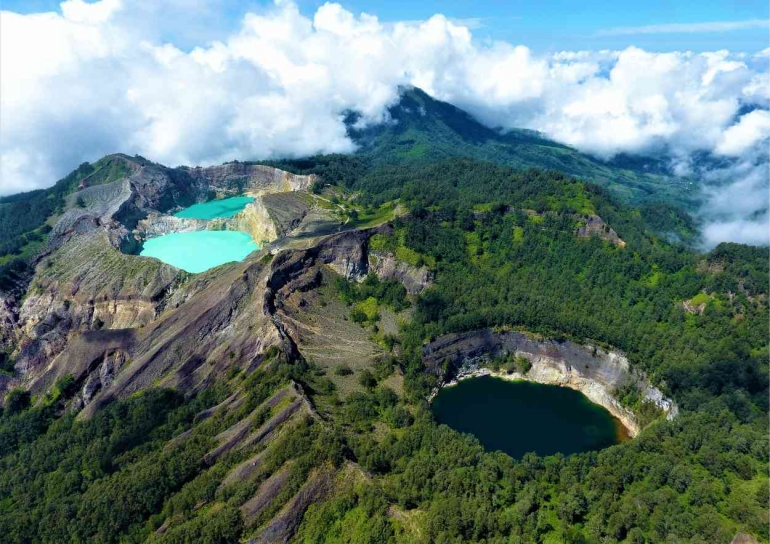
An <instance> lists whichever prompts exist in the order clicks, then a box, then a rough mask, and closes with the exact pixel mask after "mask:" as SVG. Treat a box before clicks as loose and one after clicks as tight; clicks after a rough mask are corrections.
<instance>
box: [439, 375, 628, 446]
mask: <svg viewBox="0 0 770 544" xmlns="http://www.w3.org/2000/svg"><path fill="white" fill-rule="evenodd" d="M482 376H489V377H492V378H498V379H501V380H506V381H511V382H516V381H522V382H531V383H539V384H542V385H556V386H559V387H567V388H569V389H572V390H575V391H578V392H580V393H582V394H583V396H585V397H586V398H587V399H588V400H589V401H591V402H592V403H593V404H596V405H597V406H601V407H602V408H604V409H605V410H607V411H608V412H609V413H610V415H611V416H612V417H613V419H614V420H615V421H616V422H617V423H619V424H620V425H621V426H622V428H623V430H624V431H625V433H626V435H627V438H626V440H630V439H633V438H635V437H636V436H637V435H638V434H639V431H640V430H641V429H640V428H639V425H638V423H637V422H636V418H635V416H634V415H633V413H632V412H631V411H630V410H628V409H627V408H624V407H622V406H620V403H619V402H617V400H615V402H606V401H605V402H600V401H598V400H603V399H604V398H606V397H605V395H601V396H597V395H589V394H587V393H586V389H587V388H586V387H585V386H581V384H580V383H578V382H575V381H572V380H570V379H566V380H563V381H553V380H545V379H533V377H532V376H530V375H529V373H527V374H522V373H520V372H513V373H511V374H508V373H506V372H499V371H498V372H495V371H494V370H492V369H490V368H485V367H480V368H470V369H460V371H459V372H458V373H457V374H456V375H455V377H454V378H452V380H450V381H448V382H445V383H444V384H442V385H439V386H437V387H436V388H435V389H434V390H433V391H432V392H431V394H430V396H429V397H428V403H429V404H430V403H431V402H433V399H434V398H435V397H436V395H438V393H439V391H441V389H443V388H445V387H452V386H455V385H457V384H458V383H460V382H461V381H463V380H469V379H472V378H480V377H482ZM596 388H600V389H602V390H603V386H601V384H598V383H597V382H595V381H591V387H590V389H591V390H595V389H596ZM604 393H605V394H608V393H607V392H606V391H604ZM592 397H594V398H592ZM613 400H614V397H613ZM620 436H621V434H620V433H618V437H619V438H620ZM619 441H620V442H623V441H624V440H619Z"/></svg>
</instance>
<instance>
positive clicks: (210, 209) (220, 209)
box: [174, 196, 254, 219]
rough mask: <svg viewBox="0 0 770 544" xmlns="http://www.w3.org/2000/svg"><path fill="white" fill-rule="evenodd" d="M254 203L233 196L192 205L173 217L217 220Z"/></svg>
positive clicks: (251, 200) (250, 198) (232, 214)
mask: <svg viewBox="0 0 770 544" xmlns="http://www.w3.org/2000/svg"><path fill="white" fill-rule="evenodd" d="M251 202H254V198H252V197H250V196H234V197H232V198H223V199H222V200H212V201H210V202H203V203H201V204H193V205H192V206H190V207H189V208H185V209H184V210H182V211H180V212H177V213H175V214H174V216H175V217H183V218H186V219H219V218H220V217H232V216H234V215H236V214H237V213H239V212H241V211H242V210H243V208H245V207H246V205H248V204H249V203H251Z"/></svg>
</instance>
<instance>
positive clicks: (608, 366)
mask: <svg viewBox="0 0 770 544" xmlns="http://www.w3.org/2000/svg"><path fill="white" fill-rule="evenodd" d="M506 354H512V355H516V356H520V357H524V358H526V359H527V360H528V361H529V362H530V363H531V364H532V368H531V369H530V370H529V371H528V372H527V373H526V374H520V373H513V374H505V373H493V372H491V371H490V370H488V369H484V368H481V363H483V362H485V361H487V360H489V359H490V358H492V357H499V356H502V355H506ZM423 361H424V363H425V366H426V368H427V370H428V371H429V372H431V373H433V374H434V375H436V376H437V377H439V379H440V381H441V385H442V386H443V385H449V384H452V383H454V382H455V381H456V380H458V379H464V378H468V377H473V376H479V375H484V374H493V375H496V376H500V377H503V378H505V379H518V380H528V381H533V382H537V383H542V384H548V385H559V386H563V387H570V388H572V389H576V390H578V391H580V392H582V393H583V394H584V395H585V396H586V397H587V398H588V399H589V400H591V401H592V402H594V403H595V404H598V405H600V406H602V407H604V408H606V409H607V410H608V411H609V412H610V413H611V414H612V415H613V416H615V417H616V418H617V419H619V420H620V421H621V422H622V423H623V425H624V426H625V427H626V428H627V429H628V431H629V434H630V435H631V436H635V435H636V434H637V433H638V432H639V431H640V424H639V421H638V418H637V417H636V415H635V414H634V413H633V412H632V411H631V410H629V409H628V408H626V407H624V406H622V405H621V404H620V402H619V401H618V399H617V398H616V396H615V395H616V394H617V392H618V391H619V390H620V389H621V388H622V387H625V386H629V385H630V386H633V387H636V388H637V389H638V390H639V393H640V394H641V396H642V398H643V399H645V400H646V401H648V402H651V403H653V404H655V406H657V407H658V408H659V409H660V410H661V411H662V412H663V413H665V414H666V417H668V418H673V417H675V416H676V414H677V413H678V408H677V406H676V404H674V402H673V401H672V400H671V399H668V398H666V397H665V396H664V395H663V393H661V391H660V390H659V389H657V388H656V387H654V386H652V384H651V383H650V382H649V380H648V379H647V377H646V376H645V375H644V374H643V373H641V372H638V371H634V370H633V369H631V368H630V366H629V364H628V359H626V357H625V356H623V355H622V354H621V353H619V352H616V351H606V350H604V349H602V348H600V347H598V346H591V345H580V344H576V343H575V342H571V341H562V342H557V341H555V340H547V339H539V338H537V337H535V336H531V335H527V334H524V333H520V332H495V331H493V330H492V329H483V330H480V331H474V332H469V333H464V334H450V335H446V336H443V337H441V338H438V339H436V340H435V341H433V342H430V343H428V344H426V345H425V346H424V347H423Z"/></svg>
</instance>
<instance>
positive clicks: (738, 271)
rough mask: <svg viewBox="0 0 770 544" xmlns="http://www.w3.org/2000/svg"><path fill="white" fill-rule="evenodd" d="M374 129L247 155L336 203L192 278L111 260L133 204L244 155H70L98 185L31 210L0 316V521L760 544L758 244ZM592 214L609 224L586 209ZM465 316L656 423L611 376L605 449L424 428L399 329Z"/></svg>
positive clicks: (28, 538)
mask: <svg viewBox="0 0 770 544" xmlns="http://www.w3.org/2000/svg"><path fill="white" fill-rule="evenodd" d="M484 130H486V129H484ZM473 137H474V138H477V139H482V140H483V139H484V138H493V137H492V136H489V135H488V133H487V132H479V133H478V134H477V135H475V136H473ZM510 137H511V138H513V136H510ZM516 137H518V138H520V139H521V141H523V142H526V145H534V146H541V145H545V146H546V147H548V148H549V150H550V149H551V146H552V144H550V143H545V144H542V143H539V142H541V140H540V138H539V136H537V135H532V134H528V133H522V134H519V135H517V136H516ZM415 141H417V139H416V138H415ZM388 145H390V144H388ZM408 145H413V144H408ZM553 148H554V149H561V148H559V147H558V146H553ZM383 149H384V151H383V153H384V154H385V156H383V157H378V156H377V152H376V151H372V150H370V151H368V152H362V153H361V154H357V155H353V156H324V157H309V158H306V159H301V160H293V161H278V162H275V163H272V165H273V166H277V167H279V168H281V169H282V170H286V171H288V172H293V173H294V174H297V175H302V176H308V177H307V178H302V179H305V180H308V179H315V180H316V181H315V183H314V184H313V185H312V188H311V191H312V193H316V196H317V197H319V202H321V203H324V205H328V207H329V209H331V210H334V212H335V213H340V214H342V215H344V217H342V218H341V219H343V220H344V223H343V226H342V227H340V228H339V232H335V233H333V234H327V233H322V234H319V235H318V236H308V237H303V236H298V237H297V238H292V237H291V236H287V237H286V238H284V239H279V240H277V241H276V242H275V243H274V244H273V245H270V246H268V247H265V248H263V249H262V250H261V251H259V252H255V253H254V254H252V255H251V256H250V257H248V258H246V259H245V260H244V261H243V262H239V263H230V264H226V265H223V266H221V267H217V268H214V269H212V270H209V271H208V272H205V273H203V274H197V275H189V274H184V273H181V271H179V270H176V269H174V268H173V267H170V266H168V265H165V264H161V263H159V262H158V261H156V260H153V259H148V258H145V257H140V256H138V255H136V252H135V251H130V249H131V248H130V247H129V244H127V243H124V242H126V241H130V240H134V241H135V238H132V237H134V236H137V235H138V231H137V228H135V227H136V224H138V217H137V215H136V213H134V212H135V211H136V210H137V209H138V210H139V211H141V212H142V213H145V214H151V213H156V212H157V213H166V212H167V211H168V210H174V209H177V208H178V207H179V206H183V205H187V204H186V203H191V202H193V201H195V200H205V199H207V198H208V196H209V195H208V190H213V189H214V188H220V189H221V188H222V187H227V188H228V190H230V189H232V190H233V191H237V190H239V187H240V189H241V190H242V189H243V187H245V186H246V183H245V182H246V180H247V179H248V176H247V175H244V174H243V173H244V172H249V171H251V170H253V169H254V168H256V165H252V164H250V163H232V164H229V165H225V166H224V167H221V168H220V169H214V171H213V172H208V173H206V172H201V171H196V172H198V174H200V178H196V179H197V180H198V181H196V185H195V186H194V187H195V195H192V194H182V193H181V192H179V190H178V189H179V187H188V188H189V187H192V185H185V184H186V183H188V181H189V180H187V178H186V177H185V176H186V175H188V174H189V172H190V170H186V169H168V168H165V167H162V166H160V165H154V164H152V163H149V161H144V160H142V159H141V158H136V159H127V160H130V161H131V162H133V163H134V164H136V165H137V168H138V170H137V171H136V172H133V171H132V172H122V173H121V172H118V173H116V174H115V175H118V176H119V177H118V179H112V178H113V177H114V176H113V175H112V174H110V173H109V172H110V171H111V169H112V168H113V167H112V166H110V167H109V168H108V170H107V174H106V175H105V176H104V178H103V179H101V178H99V176H96V177H94V175H95V174H96V173H98V172H99V171H100V170H99V169H95V168H94V167H92V166H88V167H87V168H86V167H81V169H80V171H79V172H76V173H73V175H72V176H70V177H68V178H66V179H68V181H66V182H65V181H63V182H62V185H66V187H67V189H66V190H63V191H62V193H66V192H68V191H73V190H75V189H77V187H78V186H81V185H84V186H85V185H88V183H85V184H84V183H83V181H84V180H86V179H88V180H93V182H94V183H96V182H98V181H99V180H100V179H101V181H102V182H103V185H104V186H105V188H101V186H100V185H96V186H92V188H91V189H88V188H83V189H81V190H80V191H76V192H74V193H71V194H70V195H69V196H66V199H65V203H64V208H65V209H62V210H57V209H56V208H55V206H54V207H53V208H52V209H53V212H52V214H53V213H55V212H64V213H65V214H66V213H69V214H70V216H73V218H74V219H73V220H74V221H75V222H74V223H72V225H73V226H72V228H67V229H60V228H56V227H55V228H54V234H57V237H56V239H55V240H54V241H55V244H53V245H46V246H43V247H44V252H43V254H42V257H41V258H39V259H38V260H37V261H32V264H33V265H34V270H32V271H30V274H31V275H32V279H31V282H30V283H29V286H28V287H27V288H26V289H25V293H24V297H23V298H21V299H20V300H19V301H18V302H19V304H20V305H21V308H20V309H19V311H18V312H17V314H16V315H11V316H10V317H9V319H11V321H12V327H11V330H12V332H13V334H12V335H11V336H10V346H9V348H8V349H7V350H6V352H5V353H6V357H5V359H4V361H3V362H4V364H3V371H2V373H0V385H1V386H5V384H8V383H13V384H15V386H18V387H16V388H14V389H12V390H10V391H7V392H6V394H5V399H4V405H3V412H2V415H0V534H2V535H4V538H5V539H6V540H7V541H8V542H13V543H17V542H18V543H27V542H35V543H37V542H40V543H43V542H57V543H58V542H66V541H70V542H94V543H100V544H104V543H111V542H115V543H118V542H121V543H126V542H150V543H186V542H203V543H212V544H213V543H222V544H225V543H233V542H239V541H240V542H254V543H256V542H308V543H310V542H313V543H321V542H329V543H341V542H350V543H353V542H373V543H397V542H398V543H400V542H414V543H419V544H423V543H424V544H428V543H431V544H432V543H450V542H479V543H485V544H491V543H503V542H524V543H535V542H538V543H539V542H574V543H579V542H586V543H600V542H601V543H616V542H617V543H620V542H624V543H634V544H639V543H645V542H648V543H657V542H685V543H693V544H694V543H702V542H709V543H710V542H730V541H731V540H732V539H733V538H734V537H735V536H736V535H738V534H745V535H751V538H756V539H758V540H759V541H760V542H768V540H770V535H768V532H767V523H768V510H767V502H768V470H767V466H768V446H767V443H768V441H767V437H768V433H767V428H766V421H767V414H768V406H767V404H768V403H767V398H768V396H767V394H768V390H767V387H768V385H767V383H768V379H767V378H768V365H767V357H768V339H767V327H766V325H767V321H768V309H767V301H768V286H767V278H768V275H769V274H770V272H769V271H768V260H769V258H770V254H768V249H767V248H757V247H750V246H743V245H739V244H722V245H720V246H718V247H717V248H715V249H714V250H713V251H711V252H708V253H701V252H697V251H694V250H692V249H689V248H687V247H686V246H683V245H681V244H678V243H673V242H670V241H667V239H665V238H661V237H659V236H658V235H657V234H656V231H659V230H668V229H675V228H677V225H678V223H677V221H679V218H678V216H677V215H675V214H668V213H660V210H659V209H658V208H656V207H642V208H637V207H635V206H634V205H631V204H629V203H627V202H625V201H624V200H623V199H619V198H618V197H617V195H615V194H613V192H612V191H611V190H608V189H607V188H604V187H601V186H599V185H596V184H592V183H589V182H587V181H584V180H580V179H576V178H574V177H572V176H570V175H566V174H564V173H562V172H560V171H555V170H544V169H538V168H526V169H515V168H511V167H508V166H504V165H500V164H495V163H494V162H491V161H479V160H478V159H477V158H473V157H471V158H468V157H456V156H453V153H454V151H453V152H452V153H447V155H449V156H446V157H445V156H439V155H437V156H435V157H431V158H430V160H417V161H411V160H406V161H404V160H401V159H398V160H391V159H392V158H391V157H388V156H387V149H385V148H383ZM549 153H550V151H549ZM121 161H122V159H121ZM115 168H119V167H117V166H115ZM131 168H132V170H133V167H131ZM142 168H144V170H142ZM201 170H203V169H201ZM270 172H272V174H273V176H272V177H271V179H275V178H280V176H282V175H284V174H281V173H280V171H272V170H271V171H270ZM126 174H128V175H129V177H130V178H131V179H132V180H133V182H134V183H135V184H138V186H141V187H142V192H140V193H139V194H138V195H136V196H137V200H134V201H133V202H135V203H136V202H138V203H139V204H141V206H139V207H138V208H136V209H134V208H132V209H131V211H132V213H126V210H127V208H125V207H122V208H120V209H119V210H118V211H117V212H115V211H113V207H112V206H108V205H105V204H104V202H102V200H103V199H102V200H99V199H96V198H93V197H94V195H96V196H99V195H102V193H105V194H106V193H110V195H112V194H113V193H117V192H118V189H119V188H120V187H118V186H121V187H122V184H123V183H124V181H122V180H123V179H124V178H123V177H122V176H125V175H126ZM196 175H197V174H196ZM310 175H313V176H315V177H314V178H311V177H310ZM88 176H92V177H90V178H88ZM131 176H134V177H131ZM286 176H288V175H286ZM148 180H153V181H152V183H149V181H148ZM140 182H141V183H140ZM110 184H113V185H114V187H113V185H110ZM157 187H163V190H162V191H155V190H154V189H155V188H157ZM305 188H306V186H305V185H302V190H304V189H305ZM121 190H122V189H121ZM81 191H82V192H81ZM52 194H54V193H48V195H52ZM308 194H309V193H305V195H308ZM121 195H122V193H121ZM164 195H166V196H164ZM32 196H33V197H35V198H37V197H36V196H35V195H32ZM108 196H109V195H108ZM139 196H141V198H138V197H139ZM78 197H81V199H82V200H79V199H78ZM105 198H106V197H105ZM121 198H124V197H123V196H121ZM22 200H23V199H22ZM110 202H111V201H110ZM121 202H127V200H121ZM8 203H11V201H9V202H8ZM108 204H109V203H108ZM95 206H101V207H100V208H99V212H100V213H101V210H102V208H104V209H108V211H107V212H104V213H103V214H101V215H98V214H97V213H96V211H95V210H96V208H95ZM397 210H401V212H400V213H396V211H397ZM407 211H408V213H406V212H407ZM57 214H58V213H57ZM62 215H63V214H62ZM97 215H98V217H97V219H98V220H92V219H93V218H94V217H96V216H97ZM51 217H54V218H55V217H56V216H54V215H52V216H51ZM593 218H601V221H602V223H600V225H604V226H606V229H611V231H612V233H615V234H614V236H610V235H609V230H605V229H604V226H602V227H600V228H599V229H598V230H596V231H591V230H589V229H586V227H587V224H588V222H589V221H591V220H593ZM46 220H48V219H46ZM77 221H80V223H78V222H77ZM59 227H61V225H59ZM35 228H40V226H37V227H35ZM20 229H21V227H20ZM24 232H28V231H24ZM61 233H64V234H65V236H58V234H61ZM617 239H620V240H622V241H623V244H620V243H617ZM41 243H42V242H41ZM383 257H385V258H387V259H389V262H392V263H396V265H397V266H396V268H395V269H393V268H391V269H386V268H384V267H378V266H377V265H378V261H377V259H382V258H383ZM409 274H411V276H410V277H411V278H418V281H417V282H413V283H410V284H409V290H407V288H406V287H405V285H404V277H405V275H409ZM4 324H5V323H4ZM487 328H491V329H494V330H500V331H510V330H513V331H519V332H522V333H523V334H527V335H529V337H531V338H532V339H535V340H536V339H538V338H545V339H550V341H554V342H559V341H561V340H564V339H570V340H571V341H573V342H577V343H584V344H587V345H594V346H601V347H604V348H607V349H609V348H612V349H616V350H619V351H620V352H622V353H624V354H625V356H626V357H627V358H628V360H629V362H630V365H631V366H632V368H633V369H634V370H636V371H640V372H641V371H643V372H645V374H646V376H649V378H650V380H651V381H652V382H653V383H654V384H655V385H656V386H657V387H660V388H661V390H662V391H663V392H664V393H665V394H666V395H670V396H671V397H672V398H673V399H674V400H675V401H676V403H677V404H678V406H679V408H680V414H679V415H678V417H676V418H673V419H671V420H668V419H666V418H665V417H663V415H662V414H661V412H660V411H659V410H658V409H657V408H656V407H655V406H654V405H651V404H650V403H649V402H646V401H645V398H644V397H643V396H641V395H640V394H639V391H638V390H637V389H635V388H634V387H629V388H627V389H623V390H622V391H619V392H617V396H618V401H619V402H620V403H621V404H622V405H623V406H624V407H626V408H627V409H629V410H631V411H633V412H634V413H635V414H636V417H637V419H638V421H639V424H640V427H642V430H641V432H640V433H639V435H638V436H637V437H636V438H635V439H633V440H631V441H629V442H625V443H622V444H618V445H617V446H613V447H610V448H607V449H605V450H602V451H599V452H586V453H579V454H574V455H570V456H568V457H565V456H563V455H553V456H546V457H540V456H538V455H535V454H527V455H525V456H524V457H523V458H521V459H512V458H511V457H509V456H508V455H505V454H503V453H501V452H488V451H485V450H484V449H483V448H482V446H481V445H480V444H479V442H478V441H477V440H476V439H475V438H473V437H472V436H470V435H465V434H461V433H458V432H456V431H454V430H451V429H449V428H447V427H445V426H440V425H438V424H437V423H436V421H435V420H434V418H433V416H432V414H431V412H430V409H429V405H428V403H427V399H428V397H429V396H430V393H431V392H432V391H433V390H434V389H435V388H436V387H437V386H440V385H441V383H442V382H441V378H440V377H439V376H437V375H436V374H435V373H434V372H428V371H427V370H426V367H425V364H424V361H423V348H424V346H425V345H426V343H428V342H430V341H431V340H435V339H436V338H440V337H442V336H443V335H445V334H453V333H461V332H472V331H477V330H482V329H487ZM3 330H5V329H3ZM20 347H23V349H19V348H20ZM20 363H21V364H20ZM492 363H494V364H497V365H500V366H501V367H505V365H506V364H508V363H507V362H506V361H492ZM511 417H520V416H518V415H516V414H513V415H512V416H511ZM116 505H120V506H119V507H116Z"/></svg>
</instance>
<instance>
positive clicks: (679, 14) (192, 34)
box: [3, 0, 770, 52]
mask: <svg viewBox="0 0 770 544" xmlns="http://www.w3.org/2000/svg"><path fill="white" fill-rule="evenodd" d="M207 3H208V4H209V5H214V6H215V9H212V10H210V11H209V13H208V14H207V15H208V17H207V18H206V20H205V22H203V23H201V21H197V22H196V24H193V25H190V24H189V21H185V23H184V25H183V28H178V29H175V30H169V31H168V32H167V33H166V34H165V36H164V37H165V38H166V39H168V40H170V41H173V42H174V43H176V44H184V45H187V46H194V45H198V43H199V42H200V41H201V40H207V39H216V38H217V37H218V35H220V34H221V33H222V32H229V31H232V30H234V29H236V28H237V27H238V25H239V24H240V21H241V19H242V18H243V16H244V15H245V14H246V13H248V12H260V11H265V9H266V8H268V7H269V6H270V4H271V2H267V1H256V0H216V1H215V2H207ZM324 3H325V2H323V1H319V0H300V1H299V2H297V5H298V7H299V9H300V12H301V13H303V14H304V15H306V16H312V15H313V13H315V11H316V10H317V9H318V8H319V7H321V6H322V5H323V4H324ZM171 4H172V5H173V4H176V5H177V6H184V7H185V8H188V6H189V5H193V6H201V5H203V2H201V1H199V0H192V1H190V0H177V1H176V2H171ZM343 5H344V7H345V8H346V9H347V10H349V11H351V12H352V13H355V14H359V13H362V12H363V13H371V14H375V15H377V16H378V17H379V19H380V20H382V21H385V22H388V21H390V22H395V21H408V20H414V21H417V20H425V19H429V18H430V17H431V16H433V15H435V14H436V13H442V14H444V15H445V16H447V17H448V18H450V19H453V20H456V21H460V22H464V23H466V24H468V25H470V26H471V27H472V29H473V30H474V36H476V37H478V38H479V39H490V40H506V41H511V42H516V43H523V44H526V45H527V46H528V47H530V48H532V49H533V50H535V51H538V52H547V51H561V50H565V49H616V50H617V49H625V48H626V47H628V46H631V45H633V46H636V47H640V48H642V49H645V50H648V51H672V50H690V51H714V50H719V49H729V50H731V51H758V50H761V49H764V48H765V47H767V42H768V29H767V25H764V27H763V26H761V23H762V22H763V21H767V20H768V19H769V18H770V3H768V2H766V1H763V0H700V1H698V2H682V1H676V0H646V1H644V2H641V1H637V2H628V1H617V0H569V1H568V0H540V1H538V2H532V1H531V0H527V1H521V0H450V1H446V0H421V1H420V2H415V1H413V0H388V1H383V0H379V1H378V0H355V1H350V2H343ZM3 8H4V9H6V10H9V11H15V12H18V13H36V12H43V11H60V10H59V1H58V0H4V2H3ZM714 23H717V25H716V26H715V25H714ZM721 23H731V24H732V26H729V27H725V26H721V27H720V26H718V25H719V24H721ZM672 25H680V26H678V27H674V28H672ZM643 27H654V28H647V29H646V30H645V29H644V28H643Z"/></svg>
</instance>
